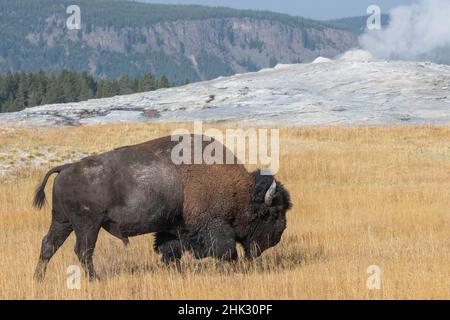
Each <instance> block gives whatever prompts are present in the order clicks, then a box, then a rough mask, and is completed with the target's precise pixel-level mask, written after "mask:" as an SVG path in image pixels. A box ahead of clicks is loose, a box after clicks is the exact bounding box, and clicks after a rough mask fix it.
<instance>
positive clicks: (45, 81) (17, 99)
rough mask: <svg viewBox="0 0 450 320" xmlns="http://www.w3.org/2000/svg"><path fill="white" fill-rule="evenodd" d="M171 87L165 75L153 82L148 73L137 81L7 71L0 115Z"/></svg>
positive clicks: (0, 78)
mask: <svg viewBox="0 0 450 320" xmlns="http://www.w3.org/2000/svg"><path fill="white" fill-rule="evenodd" d="M171 85H172V84H171V83H170V82H169V80H168V79H167V77H166V76H161V77H160V78H159V79H156V78H155V77H154V76H153V75H152V74H151V73H150V72H146V73H144V74H143V75H142V76H141V77H139V78H136V79H132V78H130V77H129V76H128V75H125V76H122V77H120V78H119V79H112V80H97V79H95V78H94V77H93V76H91V75H89V74H88V73H87V72H82V73H77V72H74V71H69V70H62V71H61V72H60V73H59V74H46V73H45V72H44V71H39V72H36V73H30V72H14V73H11V72H9V73H7V74H3V75H0V112H14V111H20V110H23V109H25V108H28V107H34V106H38V105H43V104H51V103H66V102H78V101H84V100H88V99H92V98H106V97H113V96H115V95H123V94H131V93H136V92H145V91H152V90H156V89H160V88H168V87H170V86H171Z"/></svg>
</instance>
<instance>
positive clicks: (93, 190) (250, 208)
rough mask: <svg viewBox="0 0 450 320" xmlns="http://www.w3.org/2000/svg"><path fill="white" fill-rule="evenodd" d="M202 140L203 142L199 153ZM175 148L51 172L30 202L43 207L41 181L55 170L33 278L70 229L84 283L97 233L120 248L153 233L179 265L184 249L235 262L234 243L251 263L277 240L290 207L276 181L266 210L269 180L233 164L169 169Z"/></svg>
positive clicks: (152, 148) (129, 150)
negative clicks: (49, 216) (48, 216)
mask: <svg viewBox="0 0 450 320" xmlns="http://www.w3.org/2000/svg"><path fill="white" fill-rule="evenodd" d="M209 143H210V142H203V148H204V147H205V146H206V145H207V144H209ZM176 144H178V142H177V141H171V137H163V138H160V139H156V140H152V141H149V142H146V143H143V144H139V145H134V146H127V147H122V148H119V149H116V150H113V151H110V152H106V153H103V154H100V155H97V156H92V157H87V158H84V159H82V160H80V161H79V162H76V163H73V164H68V165H64V166H61V167H57V168H54V169H52V170H50V171H49V172H48V173H47V174H46V176H45V178H44V181H43V182H42V184H41V185H40V186H39V187H38V189H37V192H36V196H35V200H34V205H35V206H36V207H38V208H40V207H42V205H43V204H44V202H45V193H44V188H45V184H46V182H47V179H48V177H49V176H50V175H51V174H53V173H59V175H58V176H57V177H56V178H55V182H54V186H53V208H52V223H51V226H50V230H49V232H48V234H47V235H46V236H45V237H44V238H43V240H42V248H41V255H40V258H39V263H38V266H37V268H36V273H35V277H36V278H37V279H42V278H43V277H44V274H45V269H46V266H47V264H48V262H49V260H50V258H51V257H52V256H53V254H54V253H55V252H56V250H57V249H58V248H59V246H61V245H62V244H63V242H64V241H65V239H66V238H67V237H68V235H69V234H70V233H71V232H72V231H74V232H75V235H76V246H75V252H76V254H77V256H78V258H79V259H80V261H81V263H82V265H83V267H84V268H85V270H86V271H87V272H88V274H89V278H90V279H93V278H95V277H96V274H95V271H94V266H93V262H92V255H93V251H94V248H95V243H96V240H97V236H98V232H99V230H100V229H101V228H104V229H105V230H107V231H108V232H109V233H111V234H113V235H114V236H116V237H118V238H120V239H122V241H124V243H128V237H132V236H137V235H140V234H145V233H153V232H154V233H156V239H155V250H157V251H158V252H161V253H162V255H163V260H164V261H165V262H170V261H178V260H179V259H180V258H181V256H182V253H183V252H184V251H186V250H190V251H192V252H193V253H194V255H195V256H196V257H197V258H203V257H206V256H214V257H218V258H222V259H227V260H235V259H237V251H236V243H241V244H242V245H243V246H244V248H245V254H246V257H247V258H252V257H255V256H258V255H260V254H261V252H262V251H264V250H265V249H267V248H269V247H271V246H274V245H275V244H276V243H278V242H279V240H280V238H281V234H282V233H283V230H284V229H285V226H286V216H285V214H286V211H287V210H288V209H289V208H290V207H291V203H290V199H289V194H288V192H287V191H286V190H285V189H284V187H283V186H282V185H281V184H280V183H277V188H276V194H275V197H274V198H273V201H272V204H271V205H270V206H267V205H265V203H264V195H265V193H266V191H267V190H268V188H269V186H270V185H271V184H272V182H273V180H274V178H273V177H272V176H262V175H260V173H259V171H256V172H254V173H248V172H247V170H246V169H245V167H244V166H243V165H240V164H234V165H228V164H227V165H218V164H214V165H206V164H192V165H188V164H181V165H175V164H174V163H173V162H172V160H171V151H172V148H173V147H174V146H175V145H176ZM223 148H224V154H225V152H226V151H227V150H226V149H225V147H223Z"/></svg>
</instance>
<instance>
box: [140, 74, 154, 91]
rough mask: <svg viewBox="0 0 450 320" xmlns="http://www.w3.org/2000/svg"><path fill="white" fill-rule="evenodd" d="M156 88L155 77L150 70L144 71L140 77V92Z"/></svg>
mask: <svg viewBox="0 0 450 320" xmlns="http://www.w3.org/2000/svg"><path fill="white" fill-rule="evenodd" d="M155 89H156V84H155V79H154V78H153V75H152V74H151V73H150V72H146V73H144V75H143V76H142V78H141V79H139V88H138V90H139V92H146V91H151V90H155Z"/></svg>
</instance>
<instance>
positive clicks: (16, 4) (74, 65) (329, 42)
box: [0, 0, 356, 84]
mask: <svg viewBox="0 0 450 320" xmlns="http://www.w3.org/2000/svg"><path fill="white" fill-rule="evenodd" d="M73 4H76V5H78V6H79V7H80V9H81V30H69V29H68V28H67V27H66V20H67V18H68V17H69V14H67V13H66V8H67V7H68V6H69V5H73ZM0 30H1V34H0V38H1V41H0V73H6V72H8V71H11V72H15V71H34V72H37V71H39V70H40V69H42V70H44V71H45V72H47V73H48V72H60V71H61V70H62V69H67V70H74V71H77V72H83V71H86V72H87V73H88V74H90V75H92V76H94V77H96V78H100V79H117V78H118V77H121V76H122V75H125V74H127V75H129V76H130V77H131V78H135V77H141V76H142V75H143V74H144V73H145V72H150V73H152V74H153V75H154V76H155V77H157V78H159V77H161V76H162V75H166V76H167V77H168V79H169V80H171V82H173V83H176V84H178V83H182V82H183V81H185V80H186V79H189V80H191V81H196V80H201V79H211V78H214V77H217V76H221V75H229V74H233V73H242V72H247V71H255V70H258V69H260V68H264V67H270V66H274V65H275V64H277V63H295V62H307V61H311V60H313V59H314V58H316V57H317V56H319V55H322V56H334V55H336V54H339V53H341V52H343V51H346V50H347V49H349V48H350V47H353V46H355V45H356V36H355V35H354V34H353V33H352V32H351V31H348V30H343V29H342V28H339V27H334V26H331V25H329V24H325V23H320V22H317V21H312V20H308V19H304V18H300V17H292V16H288V15H283V14H277V13H271V12H257V11H243V10H234V9H228V8H210V7H204V6H169V5H153V4H144V3H137V2H130V1H113V0H77V1H72V0H70V1H69V0H14V1H11V0H0Z"/></svg>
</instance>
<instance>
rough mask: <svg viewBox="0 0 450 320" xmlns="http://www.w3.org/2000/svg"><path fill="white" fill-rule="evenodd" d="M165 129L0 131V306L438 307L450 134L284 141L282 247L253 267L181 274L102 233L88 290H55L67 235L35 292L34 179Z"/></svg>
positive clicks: (351, 133)
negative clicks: (375, 302)
mask: <svg viewBox="0 0 450 320" xmlns="http://www.w3.org/2000/svg"><path fill="white" fill-rule="evenodd" d="M174 128H175V125H156V124H133V125H124V124H121V125H107V126H85V127H70V128H54V129H16V130H6V129H0V169H2V168H3V171H4V174H3V175H2V176H0V252H1V259H0V288H1V290H0V298H1V299H12V298H14V299H108V298H118V299H200V298H201V299H209V298H211V299H212V298H215V299H222V298H224V299H228V298H230V299H231V298H233V299H320V298H324V299H398V298H405V299H422V298H423V299H449V298H450V201H449V197H450V128H437V127H428V126H423V127H358V128H344V127H324V128H286V129H282V130H281V132H280V136H281V161H280V163H281V166H280V171H279V173H278V178H279V179H280V180H281V181H282V182H283V183H284V184H285V185H286V187H287V188H288V190H289V191H290V193H291V197H292V201H293V204H294V207H293V209H292V210H291V211H290V212H289V213H288V228H287V230H286V232H285V233H284V235H283V238H282V241H281V242H280V244H279V245H278V246H276V247H274V248H272V249H270V250H268V251H266V252H265V253H264V254H263V255H262V256H261V257H260V258H259V259H257V260H255V261H254V262H251V263H250V262H239V263H238V264H237V265H235V266H232V265H229V264H224V263H221V262H217V261H215V260H212V259H206V260H201V261H198V260H194V259H192V258H191V257H189V256H185V257H184V258H183V260H182V266H183V269H184V272H183V273H182V274H179V273H177V272H175V270H174V269H173V268H167V267H165V266H164V265H163V264H162V263H161V262H160V257H159V256H158V255H156V254H155V253H154V252H153V250H152V241H153V237H152V235H146V236H140V237H136V238H131V239H130V245H129V246H128V247H124V246H123V245H122V242H121V241H120V240H118V239H116V238H113V237H112V236H110V235H109V234H107V233H106V232H105V231H101V233H100V238H99V240H98V242H97V248H96V251H95V255H94V263H95V264H96V268H97V271H98V273H99V276H100V277H101V278H102V280H101V281H100V282H93V283H88V282H87V281H86V279H84V278H83V280H82V287H81V289H80V290H69V289H68V288H67V286H66V278H67V274H66V270H67V267H68V266H69V265H78V260H77V258H76V256H75V254H74V252H73V247H74V235H73V234H72V235H71V236H70V237H69V239H68V240H67V241H66V242H65V243H64V245H63V246H62V247H61V249H60V250H59V251H58V252H57V253H56V254H55V256H54V257H53V259H52V261H51V262H50V264H49V267H48V270H47V275H46V279H45V280H44V282H43V283H42V284H38V283H35V282H34V281H33V279H32V276H33V272H34V267H35V264H36V262H37V258H38V255H39V249H40V242H41V238H42V237H43V236H44V235H45V233H46V232H47V229H48V227H49V223H50V206H47V207H45V209H44V210H43V211H36V210H34V209H33V208H32V207H31V201H32V196H33V193H34V189H35V187H36V185H37V184H38V182H40V180H41V178H42V176H43V174H44V173H45V172H46V170H47V169H48V168H50V167H52V166H56V165H57V164H61V163H63V162H65V161H68V160H76V159H79V158H81V157H83V156H85V155H87V154H92V153H98V152H102V151H106V150H110V149H112V148H114V147H117V146H122V145H127V144H132V143H137V142H142V141H146V140H149V139H152V138H155V137H158V136H163V135H167V134H170V133H171V132H172V130H173V129H174ZM16 166H20V169H13V168H14V167H16ZM50 190H51V183H49V184H48V186H47V195H48V196H49V197H50V195H51V192H50ZM370 265H377V266H379V267H380V269H381V288H380V289H379V290H369V289H368V288H367V285H366V281H367V278H368V277H369V274H368V273H367V268H368V267H369V266H370Z"/></svg>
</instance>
